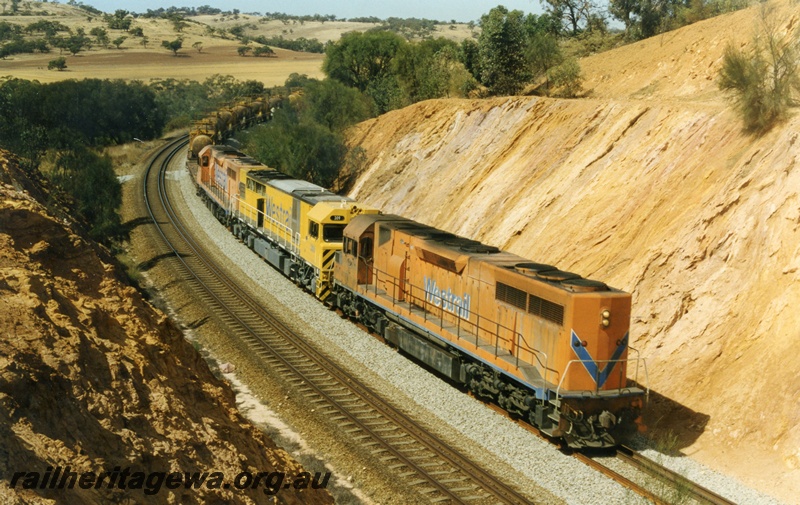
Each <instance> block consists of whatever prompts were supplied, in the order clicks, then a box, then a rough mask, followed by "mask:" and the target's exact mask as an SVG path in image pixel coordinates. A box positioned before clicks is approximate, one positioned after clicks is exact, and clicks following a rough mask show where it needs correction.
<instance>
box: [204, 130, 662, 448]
mask: <svg viewBox="0 0 800 505" xmlns="http://www.w3.org/2000/svg"><path fill="white" fill-rule="evenodd" d="M195 181H196V183H197V187H198V194H199V195H200V196H201V197H202V198H203V199H204V201H205V202H206V204H207V206H208V207H209V208H210V209H211V210H212V212H213V213H214V215H215V216H216V217H217V219H219V221H220V222H222V223H223V224H224V225H226V226H227V227H228V228H229V229H230V230H231V231H232V232H233V234H234V235H236V236H237V237H238V238H239V239H240V240H242V241H243V242H244V243H245V244H247V245H248V246H249V247H250V248H251V249H252V250H253V251H255V252H256V253H257V254H259V255H260V256H261V257H263V258H264V259H265V260H266V262H268V263H270V264H271V265H272V266H273V267H275V268H277V269H278V270H279V271H281V272H282V273H283V274H284V275H286V276H287V277H288V278H289V279H291V280H293V281H294V282H295V283H297V284H298V285H300V286H302V287H303V288H304V289H306V290H308V291H310V292H311V293H313V294H314V296H316V297H317V298H318V299H319V300H321V301H322V302H324V303H326V304H327V305H328V306H330V307H333V308H336V309H338V310H340V311H341V312H342V313H343V314H344V315H346V316H348V317H350V318H352V319H354V320H356V321H358V322H359V323H362V324H363V325H364V326H366V327H367V328H369V329H370V330H371V331H373V332H374V333H376V334H378V335H379V336H380V337H382V338H383V339H384V341H385V342H387V343H388V344H390V345H392V346H394V347H396V348H399V349H400V350H402V351H403V352H404V353H406V354H407V355H410V356H412V357H413V358H414V359H416V360H417V361H419V362H421V363H423V364H425V365H427V366H428V367H430V368H432V369H434V370H435V371H436V372H438V373H439V374H441V375H443V376H445V377H447V378H448V379H450V380H451V381H453V382H455V383H457V384H458V385H460V386H462V387H463V388H466V389H468V390H469V391H470V392H472V393H473V394H474V395H475V396H478V397H480V398H483V399H485V400H487V401H490V402H493V403H495V404H497V405H499V406H500V407H501V408H503V409H505V410H506V411H507V412H508V413H509V414H510V415H511V416H513V417H516V418H521V419H524V420H525V421H527V422H529V423H531V424H532V425H534V426H536V427H537V428H538V429H539V430H540V431H541V432H543V433H544V434H546V435H548V436H550V437H552V438H555V439H560V440H563V441H565V442H566V444H567V445H568V446H570V447H573V448H585V447H609V446H614V445H616V444H618V443H619V442H620V441H622V440H624V439H626V438H627V437H628V435H629V434H630V433H632V432H634V431H636V429H637V427H638V425H639V422H640V414H641V410H642V409H643V407H644V404H645V402H646V399H647V395H648V390H647V388H646V387H644V388H643V387H640V386H639V385H638V384H639V374H640V372H642V373H643V375H644V376H646V373H647V370H646V363H645V362H644V360H643V359H642V358H640V357H639V356H638V353H636V352H635V350H634V349H632V348H631V347H630V346H629V338H630V335H629V326H630V313H631V295H630V294H629V293H626V292H623V291H620V290H618V289H613V288H611V287H609V286H607V285H606V284H605V283H603V282H600V281H596V280H592V279H585V278H583V277H581V276H579V275H577V274H574V273H571V272H566V271H563V270H559V269H558V268H556V267H554V266H552V265H547V264H540V263H534V262H531V261H530V260H527V259H525V258H522V257H520V256H517V255H515V254H512V253H509V252H505V251H501V250H499V249H498V248H496V247H493V246H489V245H485V244H482V243H480V242H478V241H474V240H470V239H467V238H464V237H459V236H456V235H454V234H452V233H447V232H445V231H442V230H438V229H436V228H433V227H430V226H427V225H424V224H422V223H418V222H415V221H412V220H410V219H407V218H404V217H401V216H396V215H391V214H384V213H382V212H380V211H379V210H378V209H374V208H371V207H369V206H366V205H362V204H359V203H358V202H356V201H354V200H353V199H351V198H348V197H346V196H340V195H337V194H334V193H332V192H331V191H328V190H326V189H324V188H322V187H320V186H317V185H315V184H312V183H310V182H307V181H303V180H298V179H294V178H292V177H290V176H288V175H286V174H283V173H281V172H279V171H277V170H275V169H272V168H269V167H267V166H265V165H263V164H261V163H259V162H257V161H256V160H254V159H253V158H250V157H248V156H247V155H245V154H243V153H241V152H239V151H237V150H236V149H234V148H231V147H229V146H226V145H216V144H209V145H206V146H204V147H202V148H201V149H199V150H198V152H197V171H196V176H195ZM634 353H635V355H634ZM631 367H633V370H632V372H633V374H632V375H633V376H634V379H633V381H631V380H629V379H628V371H629V368H631Z"/></svg>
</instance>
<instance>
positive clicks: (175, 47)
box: [161, 37, 183, 56]
mask: <svg viewBox="0 0 800 505" xmlns="http://www.w3.org/2000/svg"><path fill="white" fill-rule="evenodd" d="M161 47H164V48H166V49H169V50H170V51H172V54H173V55H174V56H178V51H180V49H181V48H182V47H183V39H182V38H180V37H178V38H177V39H175V40H172V41H169V40H162V41H161Z"/></svg>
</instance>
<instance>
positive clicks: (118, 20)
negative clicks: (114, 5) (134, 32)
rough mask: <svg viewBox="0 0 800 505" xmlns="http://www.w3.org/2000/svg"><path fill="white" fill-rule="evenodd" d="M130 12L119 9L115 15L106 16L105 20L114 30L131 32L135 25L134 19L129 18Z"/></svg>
mask: <svg viewBox="0 0 800 505" xmlns="http://www.w3.org/2000/svg"><path fill="white" fill-rule="evenodd" d="M129 14H130V12H128V11H126V10H121V9H118V10H116V11H115V12H114V14H113V15H112V14H106V15H105V16H103V20H104V21H105V22H106V24H107V25H108V27H109V28H111V29H112V30H126V31H127V30H129V29H130V27H131V24H132V23H133V18H131V17H128V15H129Z"/></svg>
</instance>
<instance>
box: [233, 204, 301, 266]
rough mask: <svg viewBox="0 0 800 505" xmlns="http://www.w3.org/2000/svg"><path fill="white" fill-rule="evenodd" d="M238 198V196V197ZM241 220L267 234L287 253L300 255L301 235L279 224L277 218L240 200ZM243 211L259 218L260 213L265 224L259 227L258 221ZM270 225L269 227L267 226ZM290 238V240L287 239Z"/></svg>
mask: <svg viewBox="0 0 800 505" xmlns="http://www.w3.org/2000/svg"><path fill="white" fill-rule="evenodd" d="M237 198H238V196H237ZM239 209H240V210H239V218H240V219H242V220H243V221H245V222H246V223H247V224H249V225H250V226H252V227H253V228H255V229H256V230H259V231H262V232H264V233H266V235H267V237H268V238H270V239H271V240H273V241H274V242H275V243H277V244H278V245H280V246H281V247H283V248H284V249H285V250H286V251H288V252H289V253H290V254H292V255H293V256H299V255H300V246H299V244H300V234H299V232H298V233H297V234H296V236H295V235H294V234H293V233H292V231H293V230H292V229H291V228H290V227H289V226H287V225H285V224H282V223H280V222H278V221H277V220H276V219H275V218H273V217H271V216H269V215H267V213H266V212H260V211H259V210H258V209H256V208H255V207H253V206H252V205H250V204H249V203H247V202H246V201H243V200H239ZM241 209H247V210H249V211H251V212H252V213H253V214H255V215H256V216H258V214H259V213H260V214H261V215H263V216H264V224H263V225H262V226H261V227H259V226H258V220H257V219H252V218H251V217H249V216H248V213H244V212H242V210H241ZM267 223H269V227H267V226H265V225H266V224H267ZM287 236H288V237H290V238H289V239H288V240H287V239H286V237H287Z"/></svg>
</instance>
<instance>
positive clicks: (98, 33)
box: [89, 26, 111, 47]
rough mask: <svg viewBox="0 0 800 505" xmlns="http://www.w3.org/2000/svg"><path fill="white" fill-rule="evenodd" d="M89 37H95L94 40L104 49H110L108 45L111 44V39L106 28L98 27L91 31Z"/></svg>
mask: <svg viewBox="0 0 800 505" xmlns="http://www.w3.org/2000/svg"><path fill="white" fill-rule="evenodd" d="M89 35H91V36H92V37H94V40H95V41H96V42H97V43H98V44H99V45H101V46H103V47H108V44H109V43H110V42H111V39H109V38H108V32H107V31H106V29H105V28H100V27H99V26H96V27H94V28H92V29H91V30H89Z"/></svg>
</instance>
